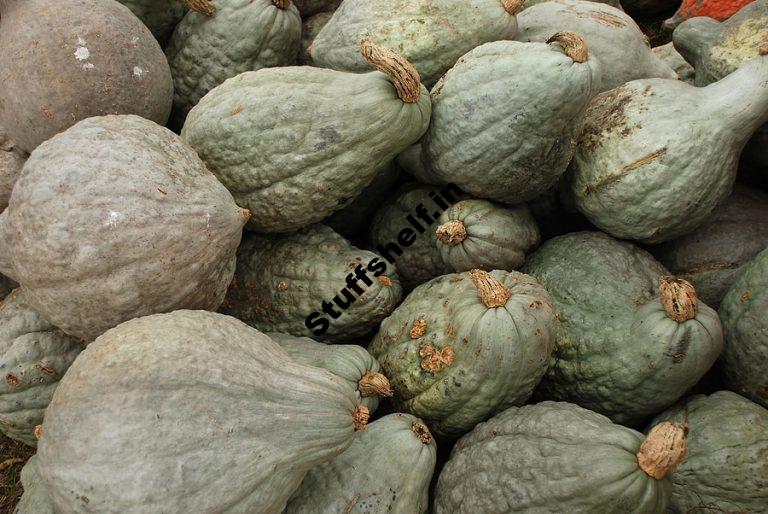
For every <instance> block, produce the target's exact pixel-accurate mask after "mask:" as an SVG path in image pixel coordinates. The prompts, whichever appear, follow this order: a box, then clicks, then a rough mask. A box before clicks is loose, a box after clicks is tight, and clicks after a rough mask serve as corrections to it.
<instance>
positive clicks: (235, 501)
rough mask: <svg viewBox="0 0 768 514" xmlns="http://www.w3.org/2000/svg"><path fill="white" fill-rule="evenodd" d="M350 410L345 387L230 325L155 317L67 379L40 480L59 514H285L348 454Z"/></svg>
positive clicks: (49, 426) (79, 364) (110, 336)
mask: <svg viewBox="0 0 768 514" xmlns="http://www.w3.org/2000/svg"><path fill="white" fill-rule="evenodd" d="M114 370H120V371H121V373H119V374H115V373H114V372H113V371H114ZM180 407H183V408H180ZM354 409H355V401H354V394H353V392H352V391H351V390H350V389H349V387H348V386H347V384H346V383H344V381H343V380H341V379H340V378H338V377H336V376H334V375H332V374H331V373H329V372H328V371H325V370H321V369H318V368H312V367H309V366H304V365H301V364H297V363H295V362H293V361H292V360H291V359H290V358H289V357H288V355H287V354H286V353H285V352H284V351H283V350H281V349H280V347H279V346H278V345H277V344H275V343H274V342H273V341H271V340H270V339H269V338H268V337H267V336H265V335H263V334H261V333H259V332H258V331H256V330H253V329H251V328H249V327H247V326H246V325H245V324H243V323H242V322H240V321H238V320H236V319H234V318H231V317H228V316H223V315H221V314H216V313H210V312H204V311H183V310H182V311H175V312H173V313H170V314H157V315H153V316H147V317H144V318H137V319H133V320H131V321H128V322H126V323H123V324H122V325H120V326H118V327H116V328H114V329H112V330H110V331H108V332H106V333H105V334H104V335H102V336H101V337H99V338H98V339H97V340H96V341H94V342H93V343H91V344H90V345H89V346H88V348H86V349H85V350H84V351H83V353H82V354H81V356H80V358H78V360H77V361H76V362H75V363H74V364H73V365H72V367H71V368H70V370H69V372H68V373H67V375H66V376H65V378H64V379H63V380H62V381H61V383H60V384H59V388H58V389H57V391H56V393H55V394H54V397H53V401H52V402H51V404H50V406H49V407H48V410H47V411H46V415H45V422H44V423H43V427H42V437H41V439H40V441H39V445H38V448H39V449H38V455H39V471H40V474H41V477H42V479H43V483H44V485H45V487H46V489H47V490H48V493H49V495H50V498H51V501H52V502H53V504H54V506H55V509H56V510H57V511H62V512H72V513H81V512H103V513H120V512H123V513H140V512H166V513H169V514H171V513H183V512H226V513H251V512H260V513H265V514H271V513H279V512H281V511H282V509H283V508H284V507H285V502H286V500H287V499H288V497H289V496H290V495H291V493H292V492H293V491H294V490H295V489H296V488H297V487H298V485H299V483H300V482H301V480H302V479H303V478H304V475H305V473H306V472H307V471H308V470H309V469H310V468H312V467H314V466H316V465H319V464H321V463H323V462H325V461H328V460H330V459H331V458H333V457H334V456H335V455H337V454H339V453H341V452H342V451H343V450H344V449H346V448H347V447H348V446H349V445H350V444H351V443H352V440H353V437H354V428H353V420H352V416H351V414H350V412H351V411H352V410H354ZM308 420H311V423H310V424H309V425H308V424H307V423H308ZM310 425H311V426H310ZM180 459H181V460H182V461H183V463H184V465H183V466H182V467H180V465H179V460H180Z"/></svg>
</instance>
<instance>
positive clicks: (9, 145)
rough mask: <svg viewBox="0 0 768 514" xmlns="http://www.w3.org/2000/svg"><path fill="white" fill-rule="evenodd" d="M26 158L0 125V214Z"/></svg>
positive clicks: (24, 153)
mask: <svg viewBox="0 0 768 514" xmlns="http://www.w3.org/2000/svg"><path fill="white" fill-rule="evenodd" d="M27 157H29V155H27V153H26V152H25V151H23V150H22V149H20V148H19V147H18V146H16V143H14V142H13V141H11V139H10V138H9V137H8V134H7V133H6V131H5V129H4V128H3V126H2V125H0V212H2V211H4V210H5V208H6V207H8V200H10V198H11V191H13V185H14V184H15V183H16V179H17V178H18V176H19V173H21V168H22V167H23V166H24V162H25V161H26V160H27Z"/></svg>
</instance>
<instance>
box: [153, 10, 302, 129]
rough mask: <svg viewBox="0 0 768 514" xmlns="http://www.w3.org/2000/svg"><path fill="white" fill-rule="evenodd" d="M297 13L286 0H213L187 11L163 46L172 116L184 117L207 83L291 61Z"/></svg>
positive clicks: (205, 90) (298, 20) (210, 86)
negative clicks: (210, 9) (206, 8)
mask: <svg viewBox="0 0 768 514" xmlns="http://www.w3.org/2000/svg"><path fill="white" fill-rule="evenodd" d="M300 39H301V17H300V15H299V11H298V10H297V9H296V6H294V5H293V4H292V3H291V2H289V3H288V6H287V7H286V8H285V9H280V8H279V7H277V6H276V5H275V4H274V3H273V2H272V0H218V1H217V2H216V12H215V13H214V14H213V15H212V16H205V15H203V14H200V13H198V12H194V11H190V12H189V13H187V15H186V16H185V17H184V19H183V20H182V21H181V22H180V23H179V25H178V26H177V27H176V30H175V31H174V32H173V37H172V38H171V41H170V43H169V44H168V47H167V48H166V50H165V53H166V56H167V57H168V63H169V64H170V66H171V73H172V74H173V81H174V86H175V90H174V97H173V108H174V117H175V118H176V121H179V122H181V123H179V125H182V124H183V120H184V117H185V116H186V115H187V113H189V110H190V109H192V107H194V106H195V105H197V104H198V103H199V102H200V99H201V98H202V97H203V96H205V95H206V94H207V93H208V92H209V91H211V90H212V89H213V88H215V87H216V86H218V85H219V84H221V83H222V82H224V81H225V80H227V79H228V78H231V77H234V76H236V75H239V74H240V73H243V72H246V71H256V70H259V69H261V68H271V67H275V66H287V65H291V64H293V63H294V62H295V61H296V56H297V54H298V51H299V41H300Z"/></svg>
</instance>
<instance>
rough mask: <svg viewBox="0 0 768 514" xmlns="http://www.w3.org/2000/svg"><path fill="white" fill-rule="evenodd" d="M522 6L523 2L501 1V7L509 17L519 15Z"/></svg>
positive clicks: (513, 0) (522, 0)
mask: <svg viewBox="0 0 768 514" xmlns="http://www.w3.org/2000/svg"><path fill="white" fill-rule="evenodd" d="M523 4H525V0H501V6H502V7H503V8H504V10H505V11H507V14H509V15H510V16H514V15H515V14H517V13H519V12H520V11H521V10H522V8H523Z"/></svg>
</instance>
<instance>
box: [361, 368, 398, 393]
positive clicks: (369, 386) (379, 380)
mask: <svg viewBox="0 0 768 514" xmlns="http://www.w3.org/2000/svg"><path fill="white" fill-rule="evenodd" d="M357 390H358V391H360V396H362V397H363V398H367V397H369V396H386V397H387V398H392V384H390V383H389V380H387V377H385V376H384V375H382V374H381V373H374V372H371V371H369V372H368V373H366V374H365V375H363V376H362V378H361V379H360V380H358V382H357Z"/></svg>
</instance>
